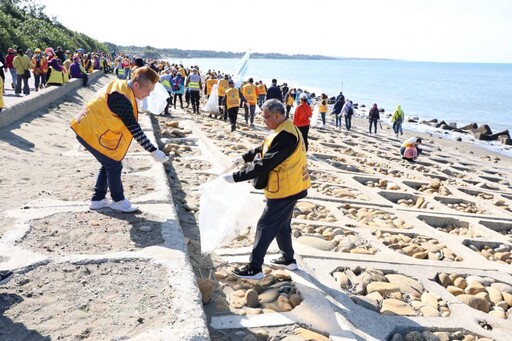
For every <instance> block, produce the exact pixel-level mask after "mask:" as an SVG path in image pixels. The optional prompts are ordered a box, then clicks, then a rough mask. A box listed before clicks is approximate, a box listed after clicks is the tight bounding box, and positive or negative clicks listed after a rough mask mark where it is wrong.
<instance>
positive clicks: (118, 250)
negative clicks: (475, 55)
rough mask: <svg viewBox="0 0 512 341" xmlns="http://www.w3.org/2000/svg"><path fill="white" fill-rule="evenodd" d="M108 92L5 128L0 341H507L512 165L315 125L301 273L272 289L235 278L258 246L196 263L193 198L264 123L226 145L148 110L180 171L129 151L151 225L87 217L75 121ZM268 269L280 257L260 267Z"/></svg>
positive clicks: (269, 283)
mask: <svg viewBox="0 0 512 341" xmlns="http://www.w3.org/2000/svg"><path fill="white" fill-rule="evenodd" d="M110 79H112V76H106V77H102V78H100V79H99V80H98V81H97V82H96V83H94V84H92V85H91V86H90V87H88V88H82V89H79V90H78V91H76V92H73V93H70V94H69V95H66V96H65V97H64V98H62V100H61V101H59V102H56V103H54V104H53V105H51V106H49V107H47V108H43V109H41V110H40V111H38V112H36V113H34V114H32V115H30V116H29V117H26V118H24V119H23V120H21V121H19V122H17V123H15V124H13V125H11V126H9V127H7V128H3V129H2V130H1V131H0V145H1V148H0V157H1V159H2V160H3V161H2V164H3V166H2V173H3V176H2V179H1V181H0V188H1V190H2V191H3V193H4V195H3V196H2V199H0V210H1V217H0V220H1V222H2V224H0V237H1V238H0V245H1V248H0V269H11V270H13V271H15V278H14V279H13V280H12V281H11V282H10V283H8V284H7V285H4V286H1V287H0V311H1V312H2V316H1V317H0V325H2V329H1V330H0V339H5V340H17V339H31V340H47V339H52V340H53V339H66V340H68V339H69V340H87V339H90V340H100V339H108V340H122V339H134V340H159V339H162V340H203V339H204V340H207V339H211V340H240V341H242V340H243V341H249V340H258V341H261V340H288V341H295V340H329V339H331V340H384V339H386V340H402V339H409V338H412V337H413V336H416V337H418V335H417V334H420V337H422V338H421V339H419V338H416V339H417V340H427V339H429V338H428V337H430V339H432V340H434V339H435V338H433V337H434V336H435V337H437V339H439V340H462V339H464V340H480V341H483V340H491V339H492V340H496V341H498V340H506V339H507V337H508V335H510V332H512V328H511V327H510V319H511V318H512V300H511V298H512V287H511V285H512V276H511V274H512V258H511V256H510V251H511V248H512V247H511V242H512V212H511V211H512V176H511V175H510V169H512V168H511V167H512V158H510V157H507V156H504V155H501V154H497V153H494V152H492V151H489V150H486V149H482V148H478V147H477V146H475V144H472V143H470V142H465V141H454V140H451V139H448V138H439V137H434V136H431V135H430V134H429V133H416V132H412V131H407V130H406V131H404V135H403V136H400V137H399V138H398V139H397V138H396V137H394V136H393V134H392V133H391V128H390V127H389V126H387V125H384V127H383V128H384V129H379V132H378V134H377V135H370V134H368V121H367V120H366V119H365V118H364V117H363V116H364V112H363V111H361V110H360V111H359V114H360V115H361V117H358V116H356V117H354V119H353V129H352V130H351V131H350V132H347V131H346V130H345V129H344V128H342V129H341V131H338V130H336V129H335V128H334V127H333V125H334V124H333V122H331V121H330V120H329V122H328V125H327V127H326V129H322V128H312V129H311V130H310V150H309V152H308V166H309V168H310V174H311V178H312V188H311V189H310V190H309V196H308V197H307V198H305V199H304V200H301V201H300V202H299V203H298V204H297V207H296V209H295V212H294V219H293V226H292V227H293V231H292V233H293V236H294V247H295V251H296V254H297V260H298V263H299V267H300V269H299V270H297V271H295V272H290V271H282V270H281V271H280V270H276V269H273V268H271V267H268V266H264V272H265V275H266V276H265V278H264V279H263V280H261V281H259V282H254V281H241V280H237V279H236V278H234V277H233V276H232V275H231V274H230V271H231V269H232V268H233V267H234V266H237V265H240V264H242V263H244V262H247V260H248V257H249V254H250V249H251V245H252V241H253V235H252V233H251V232H248V233H247V234H241V235H240V236H238V238H237V239H236V240H234V241H233V242H232V243H230V244H228V245H225V246H224V247H222V248H220V249H217V250H216V251H215V252H214V253H212V254H210V255H204V254H201V250H200V234H199V226H198V221H199V214H200V196H201V193H200V191H199V186H200V185H201V184H203V183H205V182H208V181H210V180H213V179H215V178H216V176H217V174H218V173H220V171H221V170H223V169H225V168H226V167H227V166H229V165H230V162H231V159H232V158H233V157H235V156H237V155H240V154H241V153H243V152H244V151H246V150H248V149H250V148H252V147H254V146H255V145H257V144H259V143H261V141H262V140H263V138H264V137H265V136H266V135H267V134H268V131H267V130H266V128H265V127H264V124H263V120H262V118H261V115H259V116H258V117H257V118H256V120H255V125H256V127H255V128H254V129H250V128H249V127H248V126H246V125H245V124H244V123H243V122H244V120H243V111H242V110H241V111H240V113H239V117H238V122H239V127H238V129H237V130H236V131H235V132H233V133H231V132H230V131H229V130H230V129H229V124H228V123H225V122H223V121H220V120H218V119H217V120H216V119H213V118H209V117H208V115H207V114H204V113H203V114H200V115H194V114H192V113H191V111H192V110H191V108H190V109H187V108H186V109H177V110H173V109H171V117H164V116H160V115H149V114H144V115H142V117H141V120H142V121H143V122H144V124H145V125H144V130H145V131H147V132H151V134H153V132H154V138H155V139H156V142H157V143H158V144H159V147H160V148H161V149H163V150H165V151H166V153H168V154H169V155H172V156H173V158H174V160H173V161H172V162H168V163H166V164H165V165H164V167H162V166H161V165H158V164H156V163H154V162H153V161H152V159H151V156H150V155H149V154H147V153H145V151H144V150H143V149H142V148H141V147H140V146H138V145H137V144H136V143H135V142H133V143H132V146H131V149H130V152H129V155H128V157H127V158H126V159H125V161H124V162H123V164H124V170H123V183H124V186H125V192H126V196H127V197H128V198H130V199H132V198H133V199H134V202H136V203H138V204H140V205H141V212H139V213H138V214H134V215H132V214H128V215H125V214H119V213H114V212H111V211H110V210H106V211H100V212H92V211H89V210H88V209H87V203H88V200H89V199H90V195H91V193H92V186H93V185H94V178H95V174H96V171H97V168H98V164H97V163H96V162H95V160H93V159H92V158H90V157H88V156H87V153H86V152H85V151H84V150H83V149H81V148H79V145H78V143H77V142H76V140H75V139H74V133H73V132H72V131H71V130H70V129H69V127H68V122H69V120H70V119H71V117H73V116H74V115H75V114H76V113H77V112H78V111H79V109H80V107H81V105H83V103H84V102H85V101H86V100H87V99H88V98H90V97H91V96H92V95H93V94H94V93H95V91H97V90H98V89H99V88H101V86H103V85H104V84H106V82H108V81H109V80H110ZM202 101H203V104H204V96H203V99H202ZM331 118H332V116H331V117H329V119H331ZM411 136H421V137H422V138H423V142H424V143H423V147H424V154H423V155H421V156H420V157H419V158H418V160H417V162H416V163H409V162H407V161H404V160H402V159H401V157H400V156H399V152H398V150H399V147H400V145H401V143H402V141H403V140H405V139H406V138H408V137H411ZM237 185H238V184H237ZM237 185H229V186H237ZM226 186H228V185H226ZM247 195H250V196H252V197H254V198H255V200H259V201H263V196H262V194H261V192H260V191H256V190H251V191H248V192H247ZM247 209H250V208H247ZM251 231H254V229H252V230H251ZM185 245H186V247H187V250H188V253H186V251H185V252H184V250H185ZM274 256H277V246H276V245H272V246H271V250H270V251H269V254H268V255H267V257H266V259H265V260H266V262H268V261H269V259H271V258H272V257H274ZM178 267H179V268H178ZM189 275H190V276H189ZM185 287H186V288H185ZM197 309H201V311H200V312H198V310H197ZM202 309H204V312H203V310H202ZM189 317H190V318H191V319H192V320H193V321H189V322H190V323H192V325H194V323H195V325H196V326H197V329H196V330H193V329H194V328H190V324H188V325H187V324H185V322H184V321H185V320H187V318H189ZM196 318H197V320H194V319H196ZM482 321H484V322H485V323H483V322H482ZM184 326H187V327H186V328H185V327H184ZM206 327H207V328H208V329H207V330H206V329H205V328H206ZM173 328H174V329H173ZM183 329H189V330H183ZM206 332H208V333H209V335H207V333H206ZM411 333H412V334H413V335H411V336H408V335H410V334H411ZM421 333H423V335H421ZM433 335H434V336H433ZM406 336H407V337H408V338H406ZM416 339H415V340H416Z"/></svg>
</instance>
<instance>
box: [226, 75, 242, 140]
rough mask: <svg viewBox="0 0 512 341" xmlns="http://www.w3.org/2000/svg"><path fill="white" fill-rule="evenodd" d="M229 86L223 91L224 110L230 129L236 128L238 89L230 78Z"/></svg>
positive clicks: (238, 104)
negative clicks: (227, 116)
mask: <svg viewBox="0 0 512 341" xmlns="http://www.w3.org/2000/svg"><path fill="white" fill-rule="evenodd" d="M228 86H229V88H228V89H227V90H226V91H225V94H224V96H223V97H222V98H223V100H224V106H225V108H226V109H225V110H224V112H225V113H227V115H229V122H230V123H231V131H235V129H236V118H237V116H238V108H239V107H240V91H239V90H238V89H237V88H235V82H233V80H232V79H230V80H229V81H228Z"/></svg>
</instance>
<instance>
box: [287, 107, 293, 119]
mask: <svg viewBox="0 0 512 341" xmlns="http://www.w3.org/2000/svg"><path fill="white" fill-rule="evenodd" d="M291 109H292V106H291V105H287V106H286V118H290V110H291Z"/></svg>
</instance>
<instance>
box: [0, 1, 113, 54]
mask: <svg viewBox="0 0 512 341" xmlns="http://www.w3.org/2000/svg"><path fill="white" fill-rule="evenodd" d="M44 8H45V6H44V5H41V4H40V3H39V2H37V1H35V0H0V48H1V50H2V51H3V52H4V53H5V51H6V50H7V48H8V47H13V48H14V47H21V48H23V49H24V50H25V49H27V48H30V49H34V48H36V47H39V48H42V49H44V48H45V47H48V46H51V47H54V48H56V47H57V46H62V48H63V49H64V50H72V51H74V50H75V49H78V48H83V49H85V50H86V51H93V50H96V51H103V52H108V48H107V45H106V44H104V43H101V42H99V41H97V40H96V39H93V38H91V37H89V36H87V35H85V34H83V33H80V32H76V31H72V30H70V29H68V28H66V27H65V26H64V25H62V24H61V23H59V22H58V20H57V19H56V18H49V17H48V16H47V15H46V14H45V13H44Z"/></svg>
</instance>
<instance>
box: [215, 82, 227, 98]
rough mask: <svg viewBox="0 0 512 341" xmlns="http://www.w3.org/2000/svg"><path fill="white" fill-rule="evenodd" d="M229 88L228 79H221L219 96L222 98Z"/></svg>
mask: <svg viewBox="0 0 512 341" xmlns="http://www.w3.org/2000/svg"><path fill="white" fill-rule="evenodd" d="M228 87H229V82H228V80H227V79H221V80H220V81H219V88H218V89H217V91H218V93H219V96H220V97H222V96H224V95H225V94H226V91H227V89H228Z"/></svg>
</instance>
